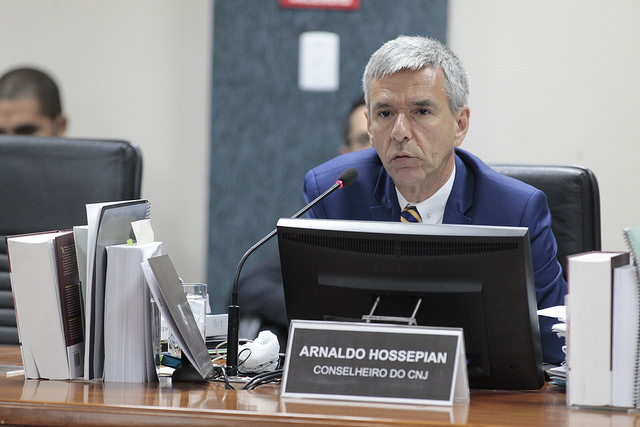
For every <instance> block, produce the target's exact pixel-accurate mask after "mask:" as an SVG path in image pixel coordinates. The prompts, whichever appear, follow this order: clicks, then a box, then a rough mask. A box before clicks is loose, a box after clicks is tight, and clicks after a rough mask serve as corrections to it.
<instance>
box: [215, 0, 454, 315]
mask: <svg viewBox="0 0 640 427" xmlns="http://www.w3.org/2000/svg"><path fill="white" fill-rule="evenodd" d="M446 21H447V1H446V0H394V1H389V0H362V1H361V7H360V9H359V10H357V11H329V10H308V9H307V10H302V9H282V8H280V7H279V6H278V1H277V0H260V1H258V0H216V2H215V8H214V39H213V40H214V43H213V46H214V47H213V78H212V84H213V86H212V103H211V140H212V141H211V196H210V219H209V254H208V282H209V292H210V296H211V301H212V307H213V311H214V312H226V310H227V306H228V304H229V296H230V290H231V285H232V282H233V276H234V273H235V269H236V265H237V263H238V261H239V260H240V258H241V257H242V255H243V254H244V252H245V251H246V250H247V249H248V248H249V247H250V246H251V245H252V244H253V243H254V242H256V241H257V240H258V239H260V238H261V237H262V236H264V235H265V234H267V233H268V232H269V231H271V230H272V229H273V228H275V224H276V222H277V219H278V218H280V217H289V216H291V215H293V214H294V213H296V212H297V211H298V210H299V209H300V208H301V207H302V206H303V201H302V196H301V187H302V179H303V177H304V173H305V172H306V171H307V170H308V169H310V168H312V167H313V166H315V165H317V164H319V163H321V162H323V161H325V160H328V159H329V158H331V157H333V156H335V155H336V154H337V150H338V148H339V146H340V144H341V143H342V131H343V121H344V116H345V115H346V113H347V111H348V110H349V107H350V104H351V102H352V101H353V100H354V99H355V98H356V97H357V96H358V95H359V94H360V93H361V86H360V80H361V77H362V72H363V70H364V66H365V65H366V63H367V60H368V59H369V56H370V55H371V53H373V51H375V50H376V49H377V48H378V47H379V46H380V45H381V44H382V43H384V42H385V41H386V40H389V39H392V38H394V37H396V36H397V35H400V34H411V35H413V34H419V35H426V36H430V37H434V38H437V39H439V40H442V41H444V42H446V39H445V36H446ZM305 31H331V32H335V33H337V34H338V35H339V36H340V88H339V90H338V91H337V92H331V93H317V92H304V91H301V90H300V89H299V88H298V37H299V35H300V34H301V33H303V32H305ZM274 240H275V239H274ZM268 246H271V247H273V246H275V241H274V242H271V243H270V245H268ZM267 250H269V249H267V248H266V247H265V248H262V249H260V250H258V251H257V252H256V253H255V254H254V255H253V256H252V257H251V258H250V259H249V261H248V262H247V263H246V265H245V267H244V270H243V272H244V273H246V272H247V271H248V270H249V269H250V268H251V267H252V265H254V263H255V262H256V261H258V260H259V258H260V257H261V256H262V255H263V254H264V253H265V251H267Z"/></svg>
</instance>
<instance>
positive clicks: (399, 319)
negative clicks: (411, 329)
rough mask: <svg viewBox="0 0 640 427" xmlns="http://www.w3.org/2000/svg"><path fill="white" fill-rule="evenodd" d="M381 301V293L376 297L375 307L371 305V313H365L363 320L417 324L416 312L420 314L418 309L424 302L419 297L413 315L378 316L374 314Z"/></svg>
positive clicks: (368, 321) (367, 321)
mask: <svg viewBox="0 0 640 427" xmlns="http://www.w3.org/2000/svg"><path fill="white" fill-rule="evenodd" d="M379 303H380V295H378V296H377V297H376V300H375V301H374V302H373V307H371V311H370V312H369V314H363V315H362V320H364V321H365V322H366V323H371V322H373V323H376V322H377V323H399V324H405V323H406V324H407V325H409V326H416V325H417V324H418V322H417V321H416V314H418V310H419V309H420V304H422V298H420V299H418V302H417V303H416V306H415V307H414V309H413V313H411V317H396V316H377V315H375V314H373V313H374V312H375V311H376V308H377V307H378V304H379Z"/></svg>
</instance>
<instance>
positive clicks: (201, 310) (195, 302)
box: [167, 283, 207, 356]
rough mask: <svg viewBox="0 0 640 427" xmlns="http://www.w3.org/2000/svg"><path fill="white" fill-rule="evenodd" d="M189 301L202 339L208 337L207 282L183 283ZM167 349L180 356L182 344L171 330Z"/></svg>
mask: <svg viewBox="0 0 640 427" xmlns="http://www.w3.org/2000/svg"><path fill="white" fill-rule="evenodd" d="M182 289H183V290H184V294H185V296H186V297H187V302H188V303H189V307H190V308H191V312H192V313H193V317H194V318H195V320H196V325H198V329H199V330H200V335H202V340H203V341H204V340H205V339H206V330H205V327H206V324H207V322H206V318H207V284H206V283H184V284H183V285H182ZM167 347H168V348H167V349H168V351H169V353H171V354H173V355H174V356H180V355H181V353H182V352H181V351H180V345H179V344H178V341H177V340H176V339H175V337H174V336H173V334H172V333H171V332H169V336H168V340H167Z"/></svg>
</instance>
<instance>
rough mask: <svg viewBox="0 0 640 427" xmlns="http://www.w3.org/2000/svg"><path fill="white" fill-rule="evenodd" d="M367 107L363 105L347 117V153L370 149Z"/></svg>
mask: <svg viewBox="0 0 640 427" xmlns="http://www.w3.org/2000/svg"><path fill="white" fill-rule="evenodd" d="M366 111H367V107H366V106H365V105H364V104H363V105H361V106H360V107H358V108H356V109H355V110H353V111H352V112H351V115H350V116H349V135H348V138H349V151H359V150H364V149H365V148H370V147H371V142H369V131H368V129H367V116H366Z"/></svg>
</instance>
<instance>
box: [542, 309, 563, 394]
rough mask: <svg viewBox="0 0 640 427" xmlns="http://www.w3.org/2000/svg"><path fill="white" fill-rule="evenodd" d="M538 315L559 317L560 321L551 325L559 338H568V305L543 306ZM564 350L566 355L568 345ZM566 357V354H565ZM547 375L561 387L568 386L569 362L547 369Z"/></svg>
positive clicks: (553, 382) (552, 382)
mask: <svg viewBox="0 0 640 427" xmlns="http://www.w3.org/2000/svg"><path fill="white" fill-rule="evenodd" d="M538 316H546V317H553V318H556V319H558V323H556V324H554V325H553V326H552V327H551V330H552V331H553V332H555V333H556V334H557V335H558V337H559V338H565V339H566V338H567V307H566V306H564V305H559V306H556V307H549V308H543V309H542V310H538ZM562 350H563V351H564V353H565V355H566V354H567V347H566V346H563V347H562ZM565 358H566V356H565ZM546 372H547V375H549V378H550V380H551V381H550V382H551V384H555V385H559V386H561V387H566V386H567V364H566V362H562V364H561V365H560V366H553V367H551V368H549V369H546Z"/></svg>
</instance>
